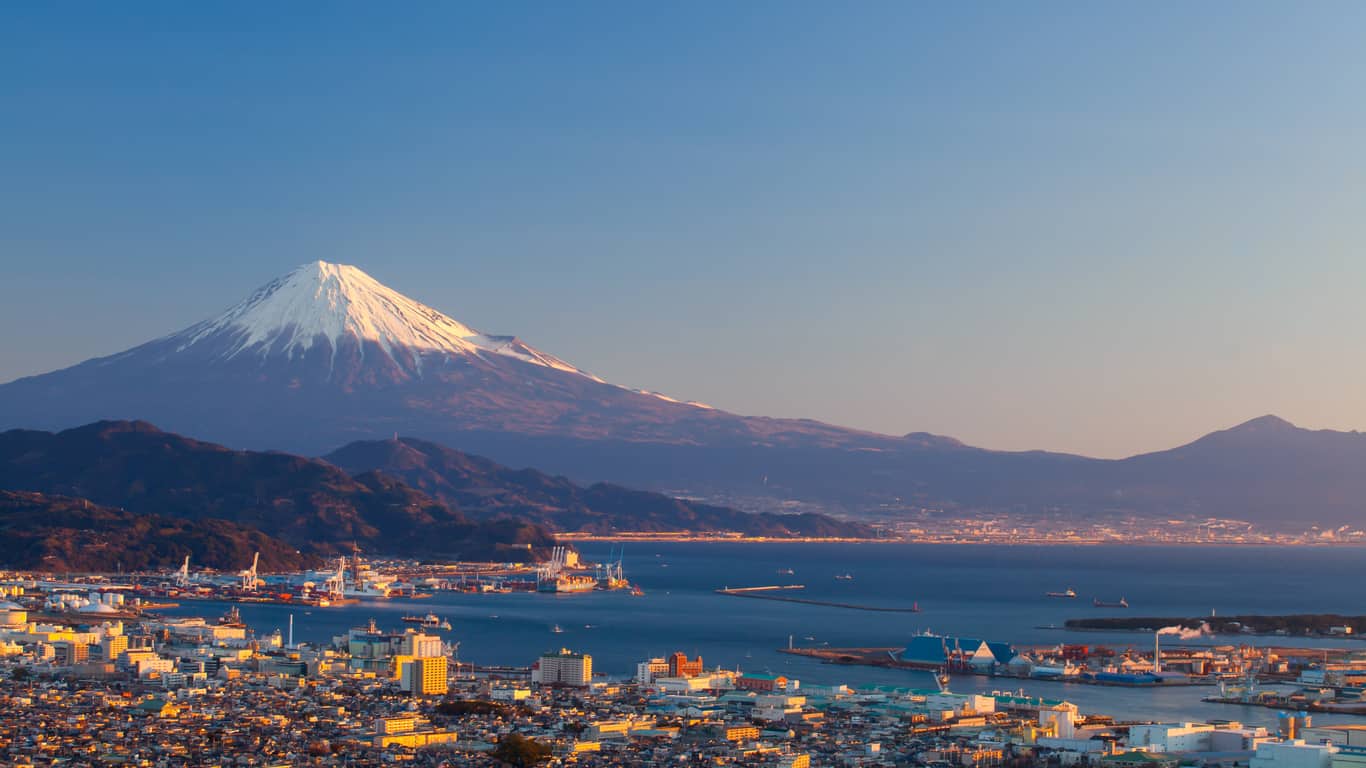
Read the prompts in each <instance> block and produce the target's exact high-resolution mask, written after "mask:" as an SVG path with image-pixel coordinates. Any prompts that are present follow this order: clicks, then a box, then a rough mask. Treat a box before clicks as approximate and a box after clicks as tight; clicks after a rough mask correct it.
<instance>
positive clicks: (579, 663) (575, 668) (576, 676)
mask: <svg viewBox="0 0 1366 768" xmlns="http://www.w3.org/2000/svg"><path fill="white" fill-rule="evenodd" d="M592 681H593V657H592V656H589V655H588V654H586V653H574V652H573V651H571V650H569V649H568V648H561V649H560V650H558V651H556V652H554V653H547V654H544V655H542V656H541V658H540V660H539V661H537V662H536V666H535V667H533V668H532V670H531V682H533V683H540V684H541V685H574V686H579V687H586V686H587V685H588V684H589V683H591V682H592Z"/></svg>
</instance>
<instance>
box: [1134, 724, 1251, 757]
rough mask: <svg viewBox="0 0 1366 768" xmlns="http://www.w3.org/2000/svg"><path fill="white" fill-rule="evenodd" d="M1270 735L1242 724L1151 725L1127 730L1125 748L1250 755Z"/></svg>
mask: <svg viewBox="0 0 1366 768" xmlns="http://www.w3.org/2000/svg"><path fill="white" fill-rule="evenodd" d="M1269 739H1270V736H1269V734H1268V733H1267V730H1266V729H1265V728H1245V727H1243V725H1242V723H1227V724H1221V725H1211V724H1209V723H1152V724H1148V725H1135V726H1132V727H1130V728H1129V741H1128V746H1129V748H1130V749H1141V750H1144V751H1147V752H1251V751H1252V750H1254V749H1256V748H1257V745H1258V744H1260V743H1261V742H1262V741H1266V740H1269Z"/></svg>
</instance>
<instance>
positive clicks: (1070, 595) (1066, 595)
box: [1043, 587, 1077, 600]
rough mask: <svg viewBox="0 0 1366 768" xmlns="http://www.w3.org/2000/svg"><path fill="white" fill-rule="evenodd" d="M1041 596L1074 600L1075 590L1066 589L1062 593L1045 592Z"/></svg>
mask: <svg viewBox="0 0 1366 768" xmlns="http://www.w3.org/2000/svg"><path fill="white" fill-rule="evenodd" d="M1043 596H1044V597H1062V598H1066V599H1068V600H1070V599H1072V598H1074V597H1076V596H1077V590H1075V589H1072V588H1071V587H1068V588H1067V589H1066V590H1064V591H1062V592H1045V593H1043Z"/></svg>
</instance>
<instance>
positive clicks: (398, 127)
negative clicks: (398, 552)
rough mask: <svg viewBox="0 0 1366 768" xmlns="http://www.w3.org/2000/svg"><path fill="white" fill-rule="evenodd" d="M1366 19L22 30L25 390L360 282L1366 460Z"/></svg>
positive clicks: (16, 34)
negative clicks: (1256, 420) (205, 323)
mask: <svg viewBox="0 0 1366 768" xmlns="http://www.w3.org/2000/svg"><path fill="white" fill-rule="evenodd" d="M1363 39H1366V4H1362V3H1359V2H1342V3H1334V2H1315V3H1310V4H1298V3H1284V2H1275V3H1257V2H1211V3H1175V2H1171V3H1129V4H1119V3H1080V2H1076V3H1067V2H1047V3H913V2H888V3H878V2H856V3H833V2H825V3H802V2H796V1H795V0H791V1H784V2H772V3H766V2H743V3H734V2H697V3H674V4H666V3H636V2H623V3H606V2H582V3H561V2H546V3H531V2H527V3H479V4H474V3H457V2H432V3H404V4H400V5H398V6H395V5H393V4H384V3H342V2H338V3H268V2H254V3H227V2H224V3H200V2H195V3H181V2H175V3H165V4H154V3H131V4H130V3H95V2H90V3H74V4H73V3H60V2H52V3H48V2H36V1H35V2H30V3H21V2H15V3H6V4H4V6H3V7H0V328H3V329H4V330H3V332H0V380H8V379H11V378H15V377H18V376H23V375H28V374H33V373H39V372H43V371H46V370H50V369H53V368H56V367H61V366H65V365H69V364H72V363H75V362H77V361H79V360H82V359H85V358H87V357H91V356H95V355H100V354H107V353H112V352H115V351H118V350H121V349H124V348H126V347H129V346H132V345H133V344H136V343H138V342H141V341H144V340H147V339H149V338H152V337H155V336H159V335H162V334H165V333H169V332H171V331H174V330H177V329H179V328H181V327H184V326H186V325H189V324H190V323H192V322H194V321H196V320H199V319H202V318H204V317H207V316H209V315H211V314H215V313H217V312H219V311H221V310H222V309H224V308H226V307H227V306H228V305H230V304H232V303H234V302H236V301H237V300H239V299H241V298H242V297H244V296H245V295H246V294H247V293H249V292H250V291H251V290H252V289H254V288H255V287H257V286H259V285H260V284H263V283H265V282H267V281H268V280H270V279H271V278H273V277H275V276H276V275H278V274H281V273H283V272H285V271H288V270H289V269H291V268H293V267H294V266H296V265H298V264H300V263H303V262H305V261H310V260H313V259H318V258H322V259H327V260H329V261H338V262H343V263H350V264H355V265H357V266H360V267H361V268H363V269H365V270H366V271H368V272H370V273H371V274H372V275H374V276H375V277H376V278H378V279H379V280H381V281H382V282H385V283H387V284H389V285H391V286H392V287H394V288H396V289H398V290H400V291H403V292H405V293H407V294H409V295H411V296H413V297H415V298H417V299H420V300H422V301H424V302H426V303H428V304H431V305H433V306H435V307H437V308H438V309H441V310H443V311H445V312H447V313H448V314H450V315H452V316H453V317H455V318H457V319H459V320H461V321H463V322H466V323H468V324H470V325H472V326H474V327H476V328H480V329H483V330H487V331H491V332H497V333H515V334H517V335H519V336H521V337H523V338H524V339H526V340H527V341H528V342H530V343H532V344H534V345H536V346H538V347H540V348H542V349H544V350H546V351H549V352H552V353H554V354H556V355H559V356H561V357H564V358H566V359H568V360H570V361H572V362H574V363H575V364H576V365H579V366H581V367H583V368H586V369H588V370H591V371H594V372H595V373H598V374H599V375H601V376H604V377H605V378H607V379H609V380H611V381H614V382H617V383H621V384H626V385H630V386H638V387H646V388H650V389H656V390H659V391H662V392H666V393H669V394H672V395H675V396H678V397H684V398H691V399H697V400H702V401H705V402H709V403H712V404H713V405H716V406H719V407H723V408H726V409H728V410H732V411H737V412H741V413H746V414H764V415H774V416H804V417H812V418H818V419H822V420H825V421H830V422H834V423H839V424H844V425H849V426H855V427H863V428H868V429H873V430H878V431H882V432H888V433H901V432H907V431H920V430H923V431H932V432H938V433H942V434H949V435H953V436H955V437H958V438H960V439H963V440H965V441H967V442H970V443H973V444H976V445H982V446H986V447H994V448H1049V449H1055V450H1066V451H1076V452H1083V453H1087V454H1091V455H1099V456H1120V455H1126V454H1130V453H1134V452H1139V451H1145V450H1152V449H1159V448H1164V447H1169V446H1171V445H1174V444H1177V443H1180V442H1184V441H1186V440H1189V439H1191V438H1193V437H1195V436H1197V435H1199V434H1201V433H1203V432H1206V431H1209V430H1212V429H1217V428H1222V427H1226V426H1230V425H1232V424H1234V423H1236V422H1239V421H1242V420H1244V419H1247V418H1251V417H1254V416H1258V415H1261V414H1263V413H1277V414H1279V415H1281V416H1283V417H1285V418H1288V419H1290V420H1292V421H1295V422H1296V423H1299V424H1301V425H1304V426H1312V427H1335V428H1342V429H1352V428H1358V427H1362V428H1366V355H1364V354H1363V351H1366V322H1363V318H1364V316H1366V309H1364V308H1363V305H1364V304H1366V302H1364V301H1363V297H1364V296H1366V258H1363V256H1366V254H1364V253H1363V246H1364V245H1366V140H1364V139H1363V137H1366V98H1363V95H1364V94H1366V54H1363V49H1362V40H1363Z"/></svg>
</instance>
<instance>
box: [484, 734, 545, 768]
mask: <svg viewBox="0 0 1366 768" xmlns="http://www.w3.org/2000/svg"><path fill="white" fill-rule="evenodd" d="M493 756H494V757H495V758H497V759H498V760H501V761H503V762H505V763H510V764H512V765H515V766H517V768H530V766H533V765H539V764H540V763H543V762H545V761H547V760H549V759H550V747H548V746H546V745H544V744H542V743H540V742H539V741H536V740H535V739H528V738H527V737H525V736H523V735H521V734H520V733H509V734H508V735H506V736H504V737H503V738H502V740H501V741H499V742H498V746H497V747H494V749H493Z"/></svg>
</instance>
